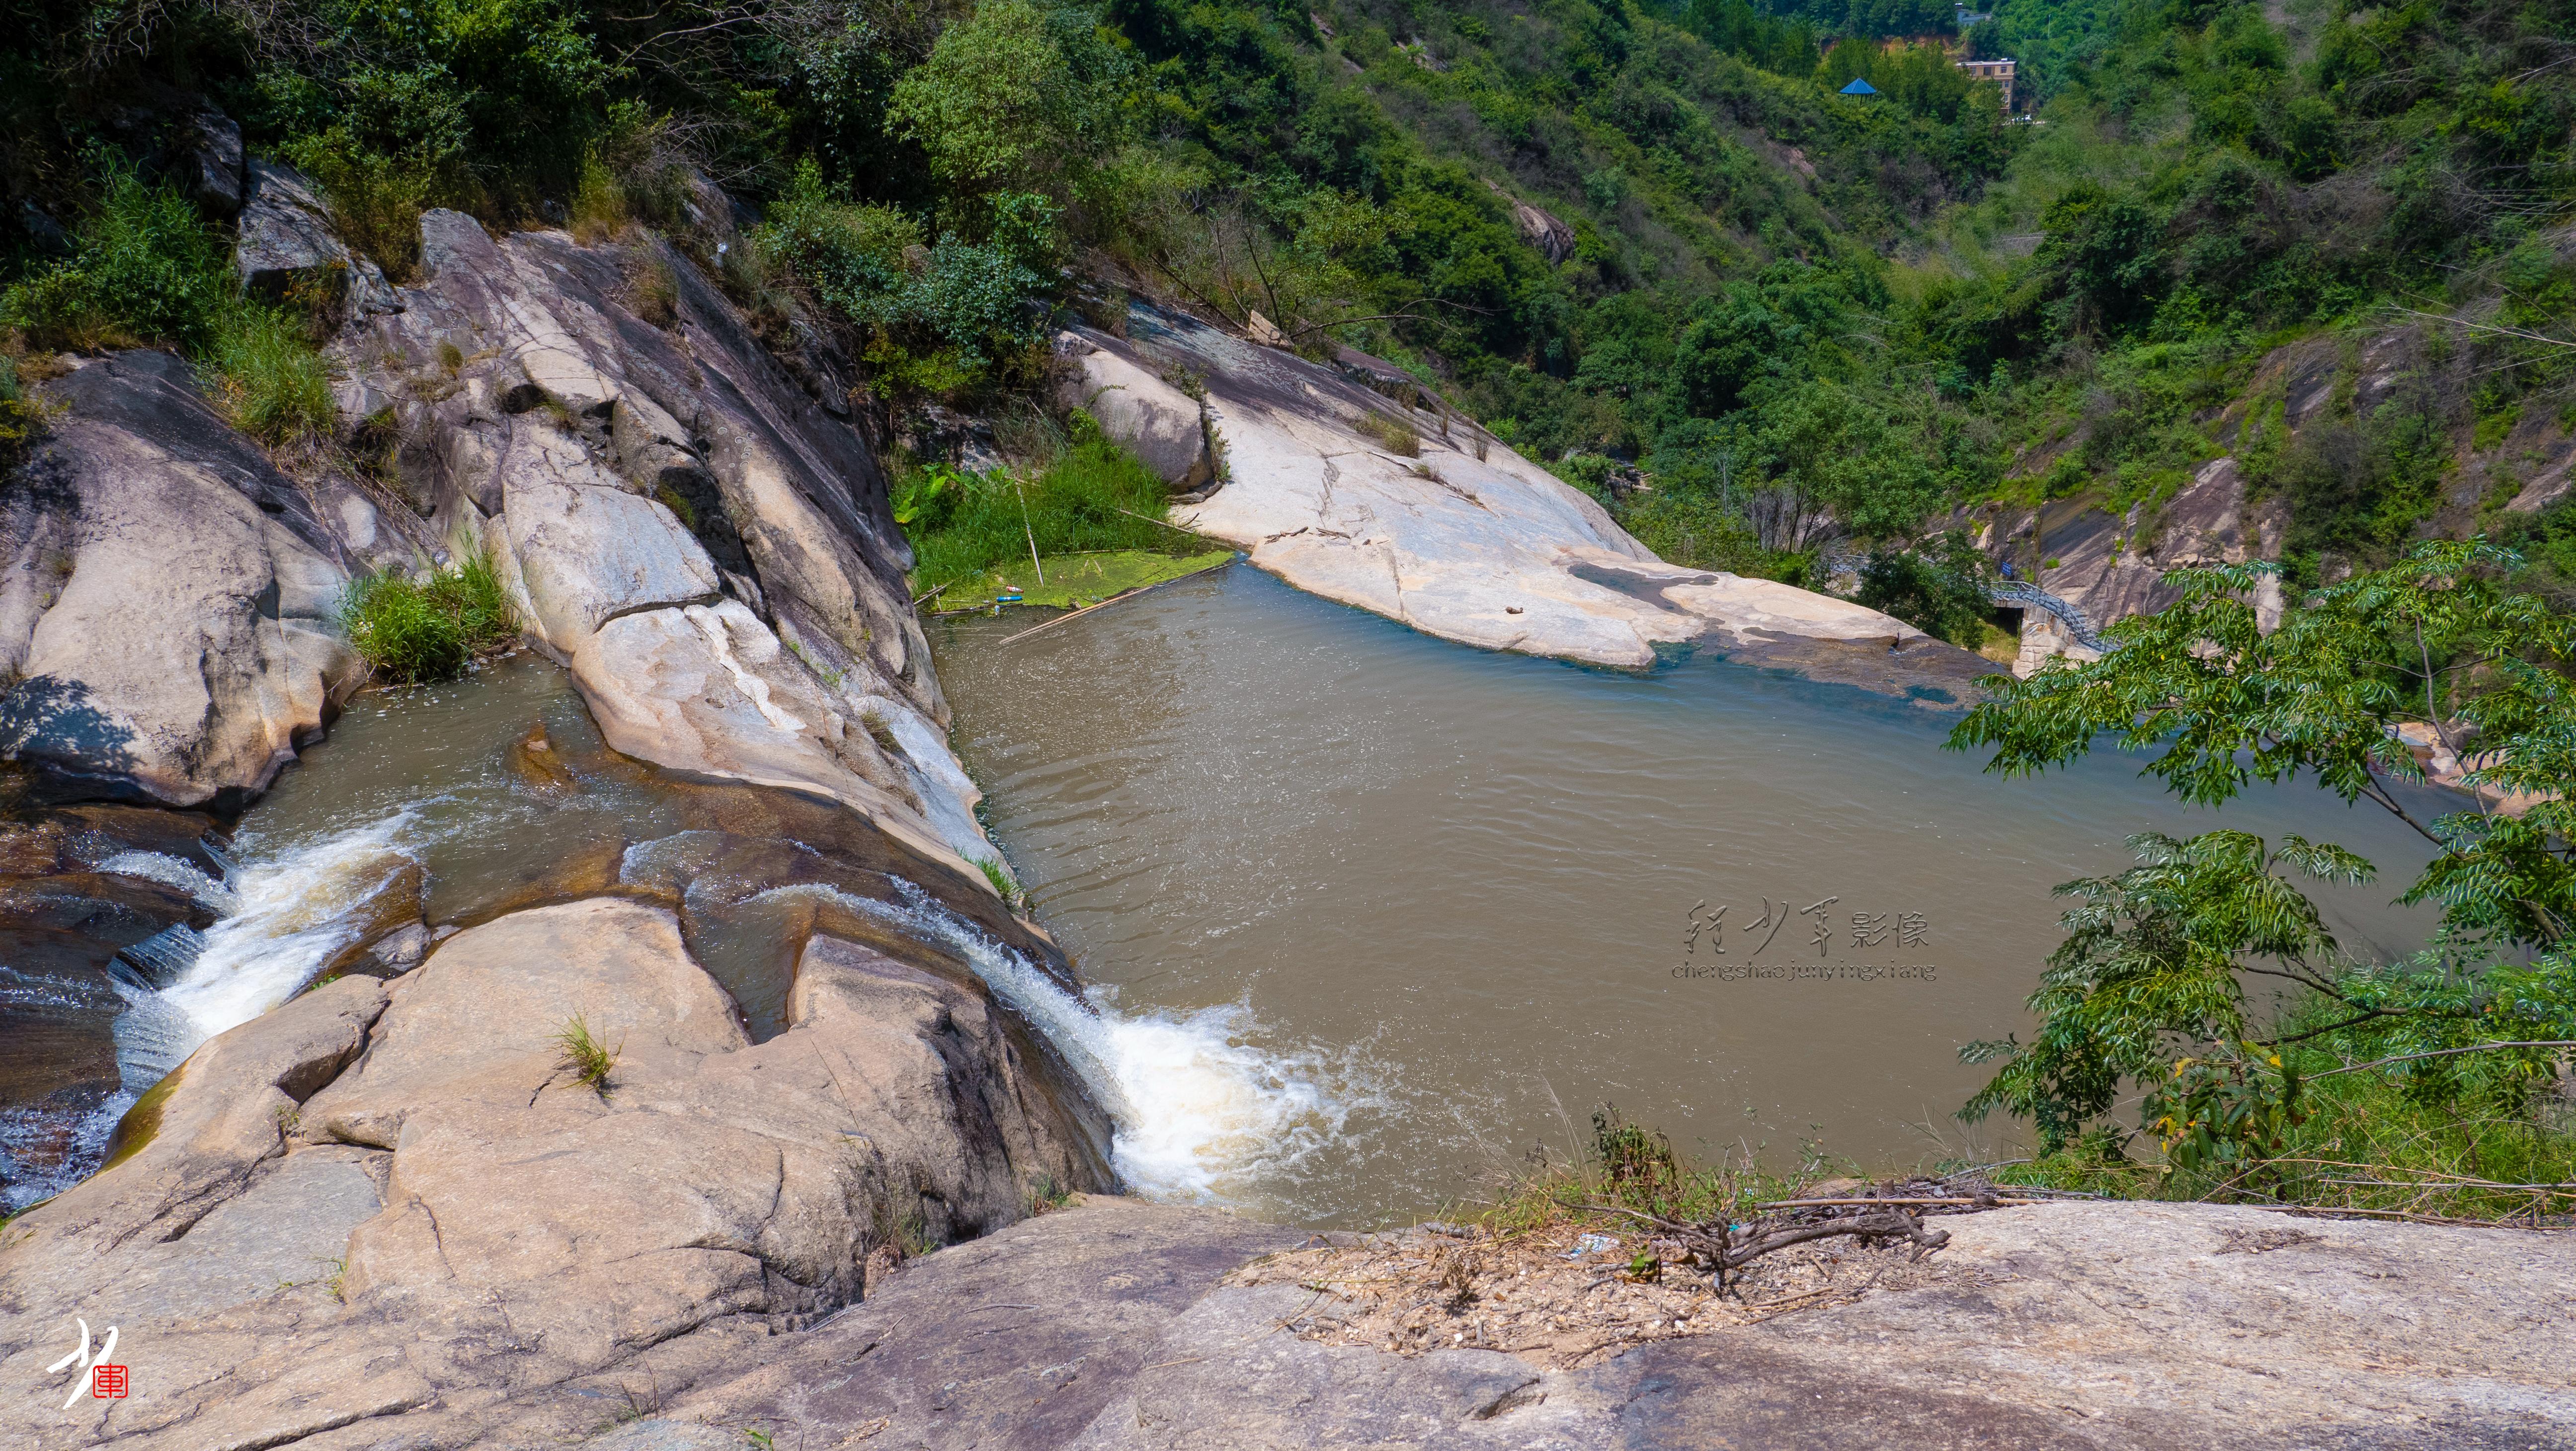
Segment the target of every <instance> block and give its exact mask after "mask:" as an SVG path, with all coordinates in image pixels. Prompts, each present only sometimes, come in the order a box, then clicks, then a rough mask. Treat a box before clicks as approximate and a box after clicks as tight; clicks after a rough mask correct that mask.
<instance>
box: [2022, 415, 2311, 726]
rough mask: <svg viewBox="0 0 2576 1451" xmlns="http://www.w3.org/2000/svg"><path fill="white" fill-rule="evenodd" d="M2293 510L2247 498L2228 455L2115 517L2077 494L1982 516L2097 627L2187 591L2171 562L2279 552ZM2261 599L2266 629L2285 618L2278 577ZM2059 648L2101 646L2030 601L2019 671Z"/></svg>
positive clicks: (2185, 564)
mask: <svg viewBox="0 0 2576 1451" xmlns="http://www.w3.org/2000/svg"><path fill="white" fill-rule="evenodd" d="M2286 519H2287V516H2286V514H2285V513H2284V511H2283V510H2282V508H2281V506H2280V504H2279V502H2278V501H2272V502H2270V503H2268V504H2266V505H2264V506H2261V507H2256V506H2253V505H2250V504H2249V503H2248V501H2247V499H2246V494H2245V475H2244V471H2243V470H2242V469H2241V468H2240V467H2239V466H2238V464H2237V461H2236V460H2235V459H2234V458H2233V457H2226V458H2218V459H2213V460H2211V461H2210V462H2208V463H2206V464H2203V465H2201V467H2200V469H2199V470H2198V471H2197V472H2195V473H2194V474H2193V475H2192V479H2191V482H2190V483H2188V484H2185V485H2184V486H2183V487H2182V488H2180V489H2179V490H2177V491H2175V493H2174V495H2173V497H2172V498H2170V499H2167V500H2165V501H2164V502H2163V503H2162V504H2161V505H2160V506H2157V507H2154V508H2149V507H2148V506H2146V505H2144V504H2138V505H2132V506H2131V507H2130V508H2129V509H2128V510H2127V511H2126V512H2125V513H2123V514H2121V515H2120V516H2119V517H2117V518H2114V517H2113V516H2112V515H2110V514H2107V513H2105V512H2103V511H2102V510H2101V509H2099V508H2096V507H2094V506H2092V505H2091V504H2089V503H2086V502H2084V501H2082V500H2080V499H2079V500H2070V501H2067V502H2065V503H2062V504H2050V505H2044V506H2042V507H2040V508H2037V509H2022V510H2018V511H2014V512H2011V513H2009V514H2007V513H2004V512H2002V511H1996V512H1995V513H1994V514H1992V515H1991V516H1990V517H1987V518H1984V519H1982V520H1979V521H1975V522H1976V523H1977V527H1978V530H1979V537H1978V541H1977V542H1978V545H1979V547H1980V548H1983V549H1985V550H1987V551H1988V552H1989V553H1991V554H1993V555H1994V556H1995V557H1996V558H1998V559H2004V560H2010V561H2012V562H2014V563H2015V564H2016V565H2017V566H2019V567H2020V568H2021V570H2022V571H2023V573H2024V575H2025V576H2026V577H2027V578H2030V579H2034V580H2036V581H2037V582H2038V584H2039V587H2040V588H2042V589H2044V590H2047V591H2048V592H2049V593H2051V594H2053V595H2055V596H2057V597H2058V598H2059V599H2061V600H2064V601H2066V602H2067V603H2068V604H2070V605H2072V606H2074V607H2075V608H2076V609H2077V610H2079V611H2081V612H2082V613H2083V615H2084V618H2085V619H2086V620H2088V621H2090V622H2091V624H2092V625H2093V627H2094V628H2096V629H2099V628H2101V627H2103V626H2105V625H2109V624H2113V623H2115V622H2117V621H2120V620H2125V619H2127V618H2128V617H2129V616H2131V615H2147V614H2153V613H2155V612H2156V611H2158V610H2161V609H2163V608H2164V607H2165V606H2167V605H2169V604H2172V603H2173V602H2174V601H2175V600H2177V599H2180V598H2181V597H2182V592H2181V591H2180V590H2179V589H2176V588H2175V587H2173V586H2171V585H2168V584H2166V583H2165V582H2164V577H2165V574H2166V572H2167V571H2169V570H2175V569H2184V568H2190V567H2194V566H2200V565H2212V564H2244V563H2246V562H2248V561H2250V560H2258V559H2278V558H2279V557H2280V554H2281V534H2282V530H2283V527H2284V525H2285V523H2286ZM2253 602H2254V605H2255V608H2256V610H2257V611H2258V613H2259V615H2260V618H2261V621H2262V624H2263V627H2264V628H2265V629H2269V628H2271V627H2272V626H2273V625H2276V624H2278V623H2279V622H2280V618H2281V604H2282V599H2281V583H2280V580H2279V579H2278V578H2277V577H2271V578H2267V579H2265V580H2264V581H2262V582H2261V584H2260V585H2258V587H2257V589H2256V591H2255V598H2254V601H2253ZM2059 655H2071V656H2074V657H2075V658H2078V659H2089V658H2092V656H2093V652H2092V651H2091V650H2089V649H2086V648H2084V647H2083V646H2082V645H2081V644H2079V643H2078V642H2077V641H2076V640H2075V639H2074V638H2073V636H2072V635H2071V634H2070V633H2069V632H2068V631H2067V629H2066V628H2065V626H2064V625H2063V624H2062V623H2061V622H2059V621H2057V620H2056V619H2054V618H2053V617H2051V616H2050V615H2048V614H2047V613H2046V612H2045V611H2042V610H2037V609H2032V610H2027V611H2025V612H2024V613H2023V617H2022V650H2021V656H2020V659H2019V660H2018V661H2016V663H2015V664H2014V667H2013V671H2014V673H2015V674H2017V675H2024V676H2027V675H2029V674H2030V673H2031V671H2032V670H2034V669H2036V668H2037V666H2038V665H2039V663H2040V662H2042V661H2045V660H2047V659H2050V658H2052V657H2055V656H2059Z"/></svg>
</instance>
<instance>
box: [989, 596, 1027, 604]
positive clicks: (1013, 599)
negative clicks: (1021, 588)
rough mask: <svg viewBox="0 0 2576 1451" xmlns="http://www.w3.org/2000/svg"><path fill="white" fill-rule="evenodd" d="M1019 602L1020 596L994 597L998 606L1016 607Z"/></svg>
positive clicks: (994, 601)
mask: <svg viewBox="0 0 2576 1451" xmlns="http://www.w3.org/2000/svg"><path fill="white" fill-rule="evenodd" d="M1019 602H1020V596H1018V595H1015V594H1009V595H995V596H993V603H995V604H997V605H1015V604H1018V603H1019Z"/></svg>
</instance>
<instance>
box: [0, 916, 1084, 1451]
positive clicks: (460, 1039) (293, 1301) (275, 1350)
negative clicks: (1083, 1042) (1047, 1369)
mask: <svg viewBox="0 0 2576 1451" xmlns="http://www.w3.org/2000/svg"><path fill="white" fill-rule="evenodd" d="M576 1018H578V1019H580V1020H582V1022H583V1024H584V1026H585V1027H586V1028H587V1029H588V1030H589V1031H590V1032H591V1033H592V1034H593V1036H594V1038H595V1040H596V1041H597V1042H598V1043H600V1044H601V1045H603V1046H604V1047H605V1048H607V1049H608V1051H609V1052H610V1053H611V1054H612V1055H613V1060H614V1061H613V1062H612V1063H611V1064H610V1065H609V1067H608V1070H607V1072H606V1075H605V1078H604V1080H601V1081H585V1080H584V1079H583V1077H582V1076H581V1075H580V1073H579V1072H578V1071H577V1069H576V1067H575V1066H574V1060H573V1059H571V1058H570V1057H568V1056H567V1055H566V1053H565V1052H564V1050H563V1048H562V1045H561V1043H560V1042H559V1041H558V1035H559V1034H560V1032H561V1031H562V1030H563V1028H564V1027H565V1026H566V1025H568V1024H570V1023H571V1022H572V1021H573V1020H574V1019H576ZM120 1140H121V1148H120V1157H119V1159H118V1161H117V1162H115V1163H114V1164H112V1165H111V1167H109V1168H108V1169H107V1170H106V1171H104V1172H102V1173H101V1174H99V1175H98V1176H96V1177H94V1178H92V1179H90V1180H89V1181H87V1182H86V1183H84V1184H82V1185H81V1186H79V1187H78V1188H76V1189H74V1190H72V1191H71V1192H69V1193H67V1194H64V1195H62V1196H61V1197H59V1198H57V1199H54V1200H53V1201H51V1202H49V1203H47V1204H45V1205H43V1206H41V1207H39V1208H37V1209H35V1210H33V1211H31V1212H29V1213H28V1214H26V1215H23V1216H21V1217H20V1218H19V1219H17V1220H16V1221H13V1222H12V1223H11V1225H10V1226H9V1230H10V1236H11V1238H10V1243H9V1245H8V1247H7V1249H6V1251H5V1258H0V1311H5V1312H6V1313H5V1314H0V1375H5V1376H6V1377H7V1378H8V1379H9V1380H10V1381H11V1383H13V1384H19V1385H36V1384H50V1382H51V1381H52V1380H54V1379H59V1377H47V1376H46V1375H44V1374H43V1372H42V1366H43V1365H45V1364H47V1363H50V1362H52V1361H53V1360H55V1359H56V1358H58V1357H59V1356H60V1354H61V1351H60V1350H59V1349H57V1348H55V1347H54V1346H53V1344H52V1342H53V1341H54V1340H56V1339H58V1338H61V1335H60V1332H62V1331H65V1330H67V1329H69V1328H70V1327H71V1326H72V1317H75V1316H80V1317H85V1318H88V1319H89V1320H91V1322H92V1323H93V1325H96V1326H101V1327H104V1326H106V1325H110V1324H113V1325H117V1326H119V1327H120V1329H121V1334H122V1337H123V1339H122V1342H121V1343H122V1345H123V1346H124V1347H125V1348H124V1350H122V1351H121V1352H120V1354H121V1355H123V1356H125V1357H127V1358H129V1360H130V1362H131V1363H132V1364H134V1365H135V1366H137V1367H138V1370H137V1372H136V1374H137V1381H136V1389H135V1392H134V1394H133V1395H132V1396H131V1397H130V1398H129V1399H127V1400H124V1401H119V1402H83V1403H82V1404H81V1405H79V1406H78V1407H76V1408H75V1409H76V1410H77V1411H78V1412H79V1414H77V1415H71V1416H66V1415H64V1414H62V1413H61V1411H60V1410H59V1407H58V1405H57V1404H56V1403H55V1402H54V1401H53V1400H52V1399H51V1398H45V1397H35V1398H21V1399H13V1400H11V1401H9V1402H7V1403H0V1428H5V1431H6V1433H7V1434H8V1435H9V1436H10V1437H12V1438H13V1439H19V1438H24V1439H26V1440H27V1441H28V1443H29V1444H33V1445H38V1446H56V1445H60V1446H74V1445H86V1444H91V1443H92V1442H93V1441H95V1440H96V1439H98V1438H99V1437H101V1436H110V1437H114V1438H117V1439H119V1440H124V1441H130V1442H131V1443H132V1444H135V1445H138V1446H169V1447H174V1448H175V1447H189V1448H201V1447H207V1446H219V1445H233V1446H254V1445H256V1446H272V1445H286V1444H300V1445H317V1446H318V1445H388V1444H402V1445H408V1446H417V1447H429V1446H439V1447H447V1446H455V1447H463V1446H481V1445H541V1444H555V1443H557V1442H558V1441H559V1438H561V1437H562V1436H563V1435H565V1434H567V1433H569V1432H573V1431H586V1430H589V1429H592V1428H594V1427H595V1426H596V1424H597V1420H598V1415H599V1413H598V1410H597V1407H596V1406H595V1405H594V1404H592V1403H591V1402H590V1401H589V1400H587V1399H586V1398H585V1395H583V1394H581V1393H578V1392H577V1391H576V1390H574V1389H570V1388H572V1387H576V1386H580V1385H583V1384H585V1383H587V1381H588V1379H589V1378H592V1377H597V1376H599V1375H602V1374H608V1373H626V1372H632V1373H633V1374H634V1375H635V1376H636V1377H637V1378H638V1380H639V1382H642V1381H644V1380H648V1379H651V1380H656V1381H658V1383H661V1384H667V1385H671V1386H674V1387H681V1386H686V1385H688V1384H690V1383H692V1382H693V1381H695V1380H698V1379H701V1378H703V1377H704V1376H705V1375H707V1374H708V1373H709V1371H710V1370H711V1369H712V1368H714V1367H716V1366H719V1365H723V1364H726V1363H737V1364H738V1362H739V1355H740V1352H741V1350H742V1349H743V1348H744V1346H745V1345H746V1344H750V1343H757V1342H760V1341H762V1340H765V1339H766V1338H767V1337H769V1336H770V1335H772V1334H775V1333H779V1332H783V1331H789V1330H793V1329H795V1328H797V1327H799V1326H802V1325H804V1324H806V1323H808V1322H809V1321H811V1320H812V1319H814V1318H815V1317H818V1316H823V1315H828V1314H830V1313H832V1312H834V1311H836V1310H839V1309H841V1308H842V1307H844V1306H847V1305H849V1304H851V1303H853V1302H856V1301H858V1300H860V1299H861V1297H862V1296H863V1295H864V1294H865V1293H866V1291H867V1288H868V1284H869V1281H870V1279H871V1277H872V1276H878V1275H882V1273H883V1272H884V1270H885V1268H886V1267H887V1266H888V1265H890V1264H891V1263H893V1262H894V1260H895V1259H897V1258H899V1257H900V1256H901V1255H902V1254H903V1253H905V1252H906V1250H907V1248H913V1249H917V1248H918V1247H920V1246H924V1245H935V1244H939V1243H942V1242H945V1241H948V1240H951V1239H955V1238H962V1237H968V1236H973V1235H978V1234H983V1233H987V1232H989V1231H992V1230H996V1229H999V1228H1002V1227H1004V1226H1006V1225H1008V1224H1010V1223H1012V1222H1015V1221H1017V1220H1018V1219H1020V1218H1022V1217H1023V1216H1024V1215H1026V1214H1027V1213H1028V1211H1029V1209H1030V1207H1031V1204H1032V1199H1031V1194H1032V1192H1033V1191H1032V1187H1031V1186H1032V1185H1060V1186H1064V1187H1065V1188H1070V1189H1090V1190H1098V1189H1101V1188H1104V1187H1106V1186H1107V1184H1108V1172H1107V1170H1106V1168H1105V1165H1104V1162H1103V1155H1104V1153H1105V1150H1106V1143H1107V1134H1106V1124H1105V1122H1104V1121H1102V1120H1101V1119H1100V1118H1099V1116H1098V1113H1097V1111H1096V1110H1093V1109H1091V1108H1090V1107H1089V1106H1088V1104H1087V1102H1086V1101H1085V1100H1084V1099H1083V1097H1082V1095H1081V1093H1080V1091H1079V1090H1078V1089H1075V1088H1074V1087H1072V1084H1071V1081H1070V1080H1069V1079H1068V1078H1066V1077H1065V1076H1064V1075H1063V1074H1062V1071H1061V1069H1060V1067H1059V1065H1057V1064H1055V1063H1054V1062H1053V1061H1052V1060H1050V1059H1048V1058H1047V1057H1046V1056H1045V1055H1044V1054H1043V1053H1042V1052H1034V1051H1032V1049H1031V1045H1029V1044H1028V1043H1027V1041H1026V1040H1025V1038H1022V1037H1019V1036H1017V1035H1015V1034H1014V1033H1013V1032H1012V1031H1010V1029H1009V1027H1008V1025H1007V1024H1006V1022H1005V1021H1004V1018H1003V1014H1002V1013H1001V1010H1000V1009H999V1008H998V1006H997V1005H996V1004H995V1003H994V1001H993V999H992V998H991V996H990V994H989V992H988V991H987V990H986V989H984V988H983V986H982V985H981V984H980V983H979V982H977V981H976V980H975V979H973V978H972V977H971V976H967V975H963V974H949V973H944V972H941V971H938V970H935V968H924V967H921V966H917V965H914V964H912V963H908V962H905V961H902V960H900V959H898V958H896V957H894V956H890V955H888V954H887V953H885V952H883V951H880V950H877V949H876V948H873V947H870V946H867V945H864V944H859V943H853V942H845V941H841V940H838V939H834V938H830V937H821V936H817V937H814V938H811V939H810V940H808V941H807V943H806V945H805V947H804V948H803V954H802V961H801V963H800V965H799V971H798V974H797V981H796V986H795V992H794V996H793V998H792V1000H791V1003H790V1005H789V1024H788V1028H787V1031H786V1032H784V1033H783V1034H781V1035H780V1036H778V1037H776V1038H774V1039H772V1040H771V1041H769V1042H767V1043H764V1044H759V1045H754V1044H752V1043H751V1042H750V1041H749V1040H748V1038H747V1037H746V1036H745V1034H744V1032H743V1030H742V1028H741V1026H740V1023H739V1021H738V1019H737V1017H736V1014H735V1012H734V1010H733V1004H732V1002H731V1001H730V1000H729V999H728V998H727V996H726V995H725V993H724V992H723V991H722V990H721V989H720V988H719V987H717V985H716V984H715V983H714V981H713V980H712V979H710V978H709V977H708V976H707V975H706V973H705V972H704V971H703V969H702V968H701V967H700V966H699V965H698V964H697V963H696V962H695V961H694V959H692V957H691V956H690V955H689V953H688V951H687V948H686V946H685V944H684V943H683V941H682V937H681V933H680V930H679V923H678V920H677V918H676V917H675V916H674V915H673V914H672V913H671V912H670V911H668V910H667V909H664V908H660V907H655V906H650V905H646V904H642V903H637V902H632V901H625V900H618V899H592V900H587V901H581V902H573V903H566V904H562V905H559V906H554V907H546V908H539V909H535V910H531V911H527V912H521V913H515V914H512V915H509V916H505V917H502V918H500V919H497V920H495V921H493V922H490V923H487V924H486V925H484V926H481V927H477V928H474V929H471V930H469V931H466V932H463V933H461V934H458V935H456V936H454V937H451V938H449V939H447V940H446V941H445V942H443V943H441V944H440V945H439V946H438V947H437V948H435V949H434V950H433V951H432V952H431V953H430V954H429V958H428V960H427V961H426V962H425V963H424V964H423V965H422V966H420V967H419V968H418V969H416V970H414V971H413V972H411V973H409V974H407V975H406V976H404V977H401V978H399V979H396V980H395V981H393V982H391V983H380V982H378V981H376V980H375V979H373V978H368V977H361V976H351V977H346V978H342V979H340V980H338V981H335V982H332V983H329V984H326V985H324V986H322V987H320V988H317V989H315V990H314V991H312V992H309V993H307V994H305V995H304V996H302V997H300V998H297V999H295V1000H294V1001H292V1002H290V1003H289V1004H287V1005H286V1006H284V1007H282V1008H279V1009H277V1010H275V1011H273V1012H271V1013H269V1014H267V1015H265V1016H263V1017H260V1018H258V1019H255V1020H254V1021H252V1022H250V1023H248V1024H245V1025H244V1026H242V1027H240V1028H237V1029H235V1030H233V1031H232V1032H230V1033H227V1034H224V1035H222V1036H220V1037H218V1038H216V1039H215V1040H213V1041H212V1042H211V1043H209V1044H208V1045H206V1047H205V1048H203V1049H201V1050H200V1051H199V1052H198V1053H197V1054H195V1055H194V1056H193V1057H191V1058H190V1059H189V1060H188V1062H187V1064H186V1065H185V1066H183V1067H182V1068H181V1069H180V1071H179V1072H178V1073H177V1074H175V1075H174V1076H173V1077H172V1078H171V1079H170V1080H167V1081H166V1082H165V1084H164V1086H163V1087H162V1088H161V1089H159V1090H156V1092H155V1093H154V1094H153V1095H151V1096H148V1097H147V1098H146V1100H145V1101H144V1103H143V1104H141V1105H139V1106H138V1108H137V1109H136V1111H135V1112H134V1113H133V1114H131V1115H129V1116H128V1119H127V1122H126V1124H125V1125H124V1126H123V1128H122V1129H121V1130H120ZM299 1266H303V1267H305V1272H303V1273H299V1272H298V1267H299ZM142 1366H150V1367H152V1369H151V1370H150V1371H148V1372H146V1371H143V1370H141V1369H139V1367H142Z"/></svg>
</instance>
